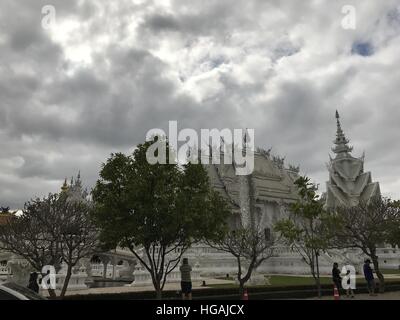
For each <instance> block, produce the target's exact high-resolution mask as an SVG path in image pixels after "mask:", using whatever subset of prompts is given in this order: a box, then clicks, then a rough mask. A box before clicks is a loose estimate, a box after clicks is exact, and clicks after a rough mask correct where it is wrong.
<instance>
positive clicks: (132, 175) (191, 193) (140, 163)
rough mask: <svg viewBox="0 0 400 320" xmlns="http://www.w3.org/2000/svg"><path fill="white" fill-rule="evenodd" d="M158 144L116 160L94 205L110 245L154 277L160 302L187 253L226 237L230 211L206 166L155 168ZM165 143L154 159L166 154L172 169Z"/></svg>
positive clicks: (101, 183)
mask: <svg viewBox="0 0 400 320" xmlns="http://www.w3.org/2000/svg"><path fill="white" fill-rule="evenodd" d="M155 142H160V140H158V138H157V137H155V138H154V139H152V140H151V141H147V142H145V143H143V144H140V145H138V146H137V148H136V149H135V151H134V152H133V155H131V156H128V155H124V154H122V153H117V154H112V155H111V157H110V158H109V159H108V161H107V163H106V164H104V165H103V167H102V170H101V172H100V179H99V180H98V181H97V184H96V187H95V188H94V190H93V199H94V201H95V214H94V216H95V220H96V221H97V223H98V226H99V227H100V229H101V240H102V242H103V243H104V245H106V246H107V247H115V246H120V247H124V248H128V249H129V250H130V251H131V252H132V253H133V254H134V255H135V257H136V258H137V259H138V260H139V262H140V263H141V264H142V265H143V266H144V268H145V269H146V270H147V271H148V272H149V273H150V275H151V279H152V282H153V285H154V288H155V291H156V296H157V298H158V299H160V298H161V297H162V290H163V288H164V285H165V282H166V279H167V276H168V274H169V273H171V272H172V271H173V270H174V269H175V267H176V266H177V265H178V263H179V261H180V259H181V257H182V255H183V254H184V253H185V251H186V250H187V248H189V247H190V246H191V245H192V244H193V243H195V242H197V241H200V240H202V239H212V238H215V237H218V235H220V234H221V233H224V232H225V230H226V220H227V217H228V215H229V211H228V209H227V206H226V204H225V201H224V200H223V199H222V198H221V197H220V196H219V194H217V193H216V191H214V190H213V189H212V188H211V186H210V183H209V180H208V176H207V172H206V170H205V168H204V167H203V166H202V165H201V164H194V163H188V164H187V165H184V166H183V167H180V166H178V165H177V164H175V163H171V164H162V163H158V162H157V163H153V164H151V163H149V161H148V159H147V156H146V155H148V151H149V150H150V149H151V148H152V146H153V145H154V143H155ZM163 142H164V143H165V145H164V148H163V149H162V150H161V151H160V149H159V150H156V151H155V152H154V155H155V156H156V157H158V156H160V157H162V156H163V155H160V154H157V153H159V152H165V159H164V160H166V163H169V159H170V158H171V157H172V154H173V153H172V150H171V149H170V147H169V143H168V141H167V140H165V141H163ZM171 160H173V159H171ZM171 162H173V161H171Z"/></svg>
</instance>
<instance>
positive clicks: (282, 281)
mask: <svg viewBox="0 0 400 320" xmlns="http://www.w3.org/2000/svg"><path fill="white" fill-rule="evenodd" d="M384 271H385V272H384V274H394V273H397V274H399V273H400V272H399V270H384ZM394 271H396V272H394ZM267 277H269V282H270V285H260V286H257V287H262V286H265V287H269V288H270V287H285V286H304V285H315V281H314V278H312V277H311V276H290V275H288V276H282V275H279V276H278V275H271V276H267ZM218 279H224V280H234V279H233V278H232V277H229V278H218ZM320 279H321V284H323V285H324V284H327V285H329V284H332V278H331V276H321V277H320ZM392 281H397V282H398V281H399V279H385V282H386V283H389V282H392ZM357 283H358V284H365V280H364V278H362V277H357ZM207 286H208V287H212V288H237V287H238V285H237V284H234V283H225V284H210V285H207Z"/></svg>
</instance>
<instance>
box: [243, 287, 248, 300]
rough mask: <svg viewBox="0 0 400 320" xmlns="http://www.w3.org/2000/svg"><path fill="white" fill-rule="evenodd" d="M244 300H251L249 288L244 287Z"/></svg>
mask: <svg viewBox="0 0 400 320" xmlns="http://www.w3.org/2000/svg"><path fill="white" fill-rule="evenodd" d="M242 300H249V294H248V293H247V289H244V292H243V298H242Z"/></svg>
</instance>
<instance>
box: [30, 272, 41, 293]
mask: <svg viewBox="0 0 400 320" xmlns="http://www.w3.org/2000/svg"><path fill="white" fill-rule="evenodd" d="M37 280H38V273H37V272H31V274H30V276H29V283H28V289H30V290H32V291H34V292H36V293H39V285H38V281H37Z"/></svg>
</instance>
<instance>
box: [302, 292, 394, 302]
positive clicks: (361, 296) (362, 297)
mask: <svg viewBox="0 0 400 320" xmlns="http://www.w3.org/2000/svg"><path fill="white" fill-rule="evenodd" d="M308 300H333V297H328V296H326V297H322V298H321V299H318V298H311V299H308ZM340 300H343V301H350V300H400V292H399V291H396V292H387V293H383V294H377V295H376V296H373V297H371V296H370V295H369V294H356V296H355V298H346V296H341V297H340Z"/></svg>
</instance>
